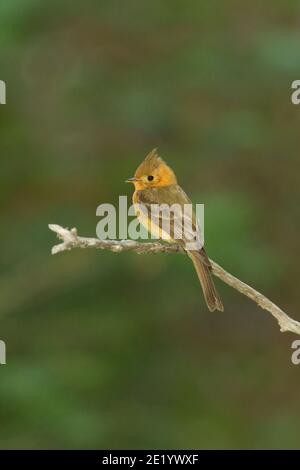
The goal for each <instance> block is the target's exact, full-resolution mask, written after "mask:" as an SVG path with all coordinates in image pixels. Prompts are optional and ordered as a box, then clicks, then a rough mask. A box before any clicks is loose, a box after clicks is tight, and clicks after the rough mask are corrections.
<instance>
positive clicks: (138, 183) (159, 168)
mask: <svg viewBox="0 0 300 470" xmlns="http://www.w3.org/2000/svg"><path fill="white" fill-rule="evenodd" d="M126 182H127V183H133V184H134V186H135V189H136V190H142V189H149V188H159V187H161V186H170V185H171V184H177V180H176V176H175V174H174V172H173V170H171V168H170V167H169V166H168V165H167V164H166V163H165V162H164V161H163V159H162V158H161V157H160V156H159V155H158V153H157V149H154V150H152V152H150V153H149V154H148V155H147V157H146V158H145V160H144V161H143V162H142V163H141V164H140V166H139V167H138V168H137V170H136V172H135V174H134V177H133V178H129V179H128V180H126Z"/></svg>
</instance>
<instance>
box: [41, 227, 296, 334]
mask: <svg viewBox="0 0 300 470" xmlns="http://www.w3.org/2000/svg"><path fill="white" fill-rule="evenodd" d="M49 229H50V230H52V231H53V232H55V233H56V234H57V236H58V238H59V239H60V240H62V243H59V244H58V245H55V246H53V248H52V254H53V255H55V254H57V253H61V252H62V251H66V250H72V249H73V248H98V249H101V250H109V251H113V252H114V253H121V252H122V251H134V252H136V253H138V254H146V253H184V250H183V249H182V248H181V247H180V246H179V245H176V244H172V245H164V244H162V243H160V242H154V243H150V242H149V243H139V242H136V241H134V240H99V239H98V238H87V237H79V236H78V235H77V229H76V228H72V229H71V230H69V229H67V228H63V227H61V226H60V225H56V224H50V225H49ZM210 262H211V265H212V272H213V274H214V275H215V276H217V277H218V278H219V279H221V280H222V281H223V282H225V284H228V285H229V286H231V287H232V288H233V289H235V290H237V291H238V292H240V293H241V294H243V295H245V296H246V297H249V299H251V300H253V301H254V302H255V303H256V304H257V305H259V306H260V307H261V308H263V309H264V310H267V311H268V312H269V313H271V315H273V317H275V318H276V320H277V321H278V324H279V327H280V331H282V332H284V331H290V332H292V333H296V334H298V335H300V323H299V322H297V321H296V320H293V319H292V318H290V317H289V316H288V315H287V314H286V313H284V312H283V311H282V310H281V309H280V308H279V307H278V306H277V305H275V304H274V303H273V302H271V300H269V299H268V298H267V297H265V296H264V295H263V294H261V293H260V292H258V291H256V290H255V289H253V288H252V287H250V286H248V285H247V284H245V283H244V282H242V281H240V280H239V279H237V278H236V277H234V276H232V274H230V273H228V272H227V271H225V269H223V268H221V266H219V265H218V264H217V263H215V262H214V261H212V260H210Z"/></svg>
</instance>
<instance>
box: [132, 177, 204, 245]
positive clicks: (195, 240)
mask: <svg viewBox="0 0 300 470" xmlns="http://www.w3.org/2000/svg"><path fill="white" fill-rule="evenodd" d="M137 202H138V205H139V210H140V211H141V212H142V213H143V215H144V217H147V218H149V217H151V223H152V224H153V225H155V226H156V227H158V228H159V229H160V230H161V231H164V232H166V231H168V232H169V234H170V237H171V238H172V239H174V240H176V241H177V242H178V243H179V244H181V245H182V246H184V248H186V249H189V247H191V248H190V251H192V250H197V251H198V250H200V249H201V248H202V246H203V243H202V236H201V232H200V228H199V224H198V221H197V219H196V216H195V213H194V211H193V208H192V202H191V200H190V199H189V198H188V196H187V195H186V194H185V192H184V191H183V189H182V188H181V187H180V186H178V185H172V186H166V187H161V188H151V189H146V190H143V191H138V194H137ZM150 231H151V230H150Z"/></svg>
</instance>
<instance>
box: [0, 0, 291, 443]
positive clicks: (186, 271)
mask: <svg viewBox="0 0 300 470" xmlns="http://www.w3.org/2000/svg"><path fill="white" fill-rule="evenodd" d="M299 21H300V7H299V2H295V1H287V0H277V1H272V2H271V1H259V0H254V1H246V2H241V1H238V0H226V1H220V0H218V1H216V0H210V1H196V0H194V1H179V0H172V1H170V0H169V1H159V0H153V1H151V2H146V1H141V0H135V1H133V0H127V1H126V2H122V1H114V0H112V1H99V0H97V1H91V0H86V1H72V2H71V1H67V0H60V1H58V0H54V1H53V0H52V1H50V0H45V1H38V0H2V1H1V3H0V79H1V80H5V81H6V83H7V104H6V106H1V107H0V152H1V153H0V155H1V168H0V194H1V197H0V205H1V234H0V237H1V239H0V246H1V263H0V339H2V340H4V341H5V342H6V345H7V365H5V366H4V365H3V366H0V423H1V426H0V447H1V448H26V449H32V448H33V449H40V448H70V449H78V448H111V449H115V448H200V449H202V448H274V449H277V448H293V447H299V445H300V435H299V418H300V402H299V387H300V366H298V367H297V366H295V365H293V364H292V363H291V353H292V350H291V343H292V341H293V340H295V339H297V338H296V337H295V336H294V335H292V334H287V333H285V334H281V333H280V332H279V328H278V325H277V323H276V321H275V320H274V319H273V318H272V317H271V316H270V315H269V314H268V313H267V312H265V311H263V310H261V309H259V308H258V307H257V306H256V305H255V304H254V303H253V302H251V301H250V300H249V299H247V298H245V297H243V296H241V295H240V294H238V293H237V292H236V291H234V290H232V289H231V288H229V287H228V286H225V285H224V284H222V283H221V282H220V281H218V280H216V283H217V287H218V290H219V291H220V293H221V296H222V299H223V302H224V305H225V312H224V313H223V314H222V313H214V314H212V313H210V312H209V311H208V310H207V308H206V306H205V304H204V301H203V297H202V294H201V291H200V287H199V285H198V281H197V277H196V274H195V273H194V271H193V267H192V264H191V262H190V260H189V259H188V258H187V257H184V256H179V255H178V256H177V255H144V256H138V255H137V254H135V253H123V254H113V253H110V252H102V251H96V250H82V251H80V250H77V251H76V250H74V251H71V252H66V253H63V254H60V255H57V256H55V257H52V256H51V255H50V250H51V246H52V245H53V244H55V242H56V241H55V236H54V234H53V233H52V232H50V231H49V230H48V228H47V224H48V223H58V224H61V225H63V226H67V227H73V226H76V227H77V228H78V230H79V233H80V234H81V235H87V236H95V227H96V223H97V221H98V219H97V217H96V214H95V211H96V207H97V206H98V205H99V204H100V203H102V202H111V203H117V201H118V196H119V195H121V194H124V195H128V196H131V192H132V187H130V186H129V185H125V184H124V180H125V179H126V178H127V177H129V176H132V175H133V172H134V170H135V168H136V167H137V165H138V164H139V163H140V161H141V160H142V159H143V158H144V156H145V155H146V153H147V152H148V151H149V150H151V149H152V148H153V147H156V146H157V147H159V150H160V153H161V155H162V156H163V157H164V158H165V159H166V160H167V162H168V163H169V164H170V165H171V166H172V167H173V168H174V170H175V171H176V173H177V175H178V179H179V182H180V184H181V185H182V186H183V187H184V189H185V190H186V191H187V193H188V194H189V195H190V196H191V197H192V199H193V200H194V202H203V203H205V210H206V219H205V220H206V227H205V229H206V232H205V235H206V248H207V251H208V253H209V255H210V257H211V258H212V259H214V260H215V261H217V262H219V263H220V264H221V265H222V266H223V267H224V268H225V269H228V270H229V271H230V272H232V273H233V274H235V275H236V276H238V277H239V278H241V279H242V280H244V281H245V282H248V283H249V284H250V285H252V286H254V287H255V288H257V289H258V290H260V291H261V292H263V293H265V294H266V295H267V296H268V297H270V298H271V299H272V300H274V302H276V303H278V304H279V305H280V306H281V307H282V308H283V309H284V310H286V311H287V312H288V313H289V314H290V315H291V316H292V317H294V318H296V319H300V314H299V263H298V260H299V254H300V253H299V229H300V227H299V220H300V214H299V199H300V198H299V196H300V185H299V170H300V164H299V124H300V107H297V106H294V105H292V103H291V92H292V90H291V83H292V81H293V80H296V79H300V61H299V40H300V35H299Z"/></svg>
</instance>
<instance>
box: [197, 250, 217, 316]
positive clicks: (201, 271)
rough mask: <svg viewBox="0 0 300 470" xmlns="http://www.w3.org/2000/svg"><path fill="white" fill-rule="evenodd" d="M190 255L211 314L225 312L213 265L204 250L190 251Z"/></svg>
mask: <svg viewBox="0 0 300 470" xmlns="http://www.w3.org/2000/svg"><path fill="white" fill-rule="evenodd" d="M188 255H189V257H190V258H191V259H192V261H193V264H194V266H195V269H196V271H197V274H198V277H199V281H200V284H201V287H202V290H203V294H204V298H205V302H206V304H207V306H208V308H209V310H210V311H211V312H213V311H214V310H220V311H221V312H223V310H224V307H223V304H222V301H221V299H220V296H219V294H218V292H217V289H216V288H215V285H214V282H213V280H212V275H211V264H210V261H209V259H208V256H207V254H206V253H205V251H204V248H202V249H201V250H200V251H190V252H188Z"/></svg>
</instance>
